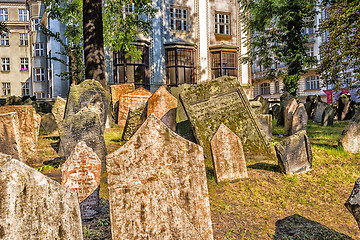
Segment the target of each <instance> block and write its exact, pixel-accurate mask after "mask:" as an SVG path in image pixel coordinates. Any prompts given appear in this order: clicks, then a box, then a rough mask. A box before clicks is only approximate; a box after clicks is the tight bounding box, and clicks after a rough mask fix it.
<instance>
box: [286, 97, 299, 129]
mask: <svg viewBox="0 0 360 240" xmlns="http://www.w3.org/2000/svg"><path fill="white" fill-rule="evenodd" d="M297 107H298V103H297V101H296V100H295V98H292V99H290V100H289V102H288V105H287V106H286V108H285V115H284V134H285V135H291V127H292V120H293V116H294V113H295V111H296V109H297Z"/></svg>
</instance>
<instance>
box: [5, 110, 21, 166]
mask: <svg viewBox="0 0 360 240" xmlns="http://www.w3.org/2000/svg"><path fill="white" fill-rule="evenodd" d="M0 143H1V144H0V153H4V154H8V155H10V156H11V157H13V158H15V159H19V160H20V161H23V149H22V144H21V135H20V127H19V119H18V115H17V113H16V112H10V113H3V114H0Z"/></svg>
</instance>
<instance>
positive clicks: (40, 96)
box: [34, 92, 45, 98]
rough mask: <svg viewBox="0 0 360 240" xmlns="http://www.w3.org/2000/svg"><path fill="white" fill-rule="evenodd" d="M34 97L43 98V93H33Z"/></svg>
mask: <svg viewBox="0 0 360 240" xmlns="http://www.w3.org/2000/svg"><path fill="white" fill-rule="evenodd" d="M34 95H35V96H36V98H45V93H44V92H34Z"/></svg>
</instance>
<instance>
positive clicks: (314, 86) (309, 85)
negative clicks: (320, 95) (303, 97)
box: [305, 75, 320, 90]
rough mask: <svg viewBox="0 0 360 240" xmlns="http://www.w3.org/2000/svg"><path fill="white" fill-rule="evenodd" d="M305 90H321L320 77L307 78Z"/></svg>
mask: <svg viewBox="0 0 360 240" xmlns="http://www.w3.org/2000/svg"><path fill="white" fill-rule="evenodd" d="M305 90H320V81H319V76H315V75H312V76H308V77H306V78H305Z"/></svg>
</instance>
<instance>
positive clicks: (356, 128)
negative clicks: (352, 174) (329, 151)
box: [339, 110, 360, 153]
mask: <svg viewBox="0 0 360 240" xmlns="http://www.w3.org/2000/svg"><path fill="white" fill-rule="evenodd" d="M359 123H360V110H357V112H356V113H355V115H354V117H353V118H352V119H351V120H350V122H349V124H348V125H347V126H346V127H345V129H344V131H343V132H342V134H341V137H340V140H339V145H341V146H342V147H343V148H344V150H345V151H346V152H351V153H358V152H360V125H359Z"/></svg>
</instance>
